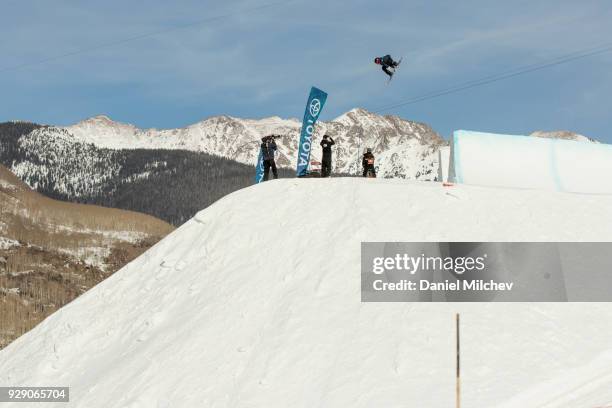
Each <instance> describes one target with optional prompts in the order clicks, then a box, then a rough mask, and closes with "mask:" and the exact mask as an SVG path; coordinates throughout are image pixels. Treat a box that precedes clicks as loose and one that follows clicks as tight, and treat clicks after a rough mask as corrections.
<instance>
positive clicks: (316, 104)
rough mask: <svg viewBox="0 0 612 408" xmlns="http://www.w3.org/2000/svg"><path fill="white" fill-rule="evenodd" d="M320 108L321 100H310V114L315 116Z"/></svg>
mask: <svg viewBox="0 0 612 408" xmlns="http://www.w3.org/2000/svg"><path fill="white" fill-rule="evenodd" d="M320 110H321V101H320V100H318V99H313V100H312V102H310V114H311V115H312V116H317V115H318V114H319V111H320Z"/></svg>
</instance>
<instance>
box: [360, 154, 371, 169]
mask: <svg viewBox="0 0 612 408" xmlns="http://www.w3.org/2000/svg"><path fill="white" fill-rule="evenodd" d="M361 164H362V165H363V168H364V169H367V168H368V167H374V155H373V154H372V153H364V154H363V159H362V160H361Z"/></svg>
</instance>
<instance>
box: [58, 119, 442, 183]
mask: <svg viewBox="0 0 612 408" xmlns="http://www.w3.org/2000/svg"><path fill="white" fill-rule="evenodd" d="M300 127H301V122H300V121H298V120H296V119H281V118H279V117H270V118H265V119H261V120H254V119H239V118H234V117H231V116H216V117H212V118H209V119H206V120H204V121H202V122H198V123H196V124H194V125H191V126H188V127H186V128H182V129H168V130H157V129H138V128H136V127H134V126H132V125H129V124H124V123H119V122H114V121H112V120H111V119H110V118H108V117H107V116H96V117H94V118H90V119H87V120H84V121H82V122H79V123H77V124H75V125H73V126H69V127H66V128H65V129H66V130H67V131H68V132H69V133H70V134H72V135H74V137H75V138H76V139H77V140H80V141H84V142H87V143H93V144H95V145H96V146H98V147H105V148H110V149H134V148H148V149H185V150H192V151H202V152H205V153H210V154H215V155H220V156H223V157H227V158H230V159H233V160H236V161H239V162H241V163H246V164H254V163H255V161H256V159H257V154H258V146H259V143H261V140H260V139H261V137H262V136H265V135H269V134H276V135H281V136H282V137H281V138H280V139H279V140H278V145H279V157H278V159H277V164H279V165H280V166H283V167H293V166H294V163H295V162H296V157H297V142H298V138H299V132H300ZM325 133H327V134H329V135H330V136H332V137H333V138H334V139H335V141H336V143H337V145H336V149H335V151H336V154H335V156H334V163H333V165H334V168H335V171H336V172H344V173H355V172H356V171H357V169H359V168H360V167H361V161H360V157H361V154H362V153H363V150H364V149H365V148H366V147H370V148H372V149H373V150H374V153H375V154H377V164H378V166H379V168H378V173H379V174H380V175H382V176H385V177H402V178H411V179H422V180H433V179H434V177H435V176H436V171H437V167H438V166H437V148H438V147H439V146H440V145H442V144H444V143H445V142H444V140H443V139H442V138H441V137H440V136H439V135H438V134H437V133H436V132H435V131H434V130H433V129H431V128H430V127H429V126H427V125H425V124H422V123H417V122H412V121H408V120H404V119H401V118H399V117H397V116H380V115H376V114H373V113H371V112H368V111H366V110H364V109H353V110H351V111H350V112H347V113H345V114H344V115H342V116H340V117H338V118H336V119H334V120H333V121H331V122H321V123H320V124H319V125H318V126H317V131H316V134H315V136H314V140H315V146H316V147H315V148H314V149H313V160H320V154H321V149H320V148H319V146H318V142H319V141H320V139H321V136H322V135H323V134H325Z"/></svg>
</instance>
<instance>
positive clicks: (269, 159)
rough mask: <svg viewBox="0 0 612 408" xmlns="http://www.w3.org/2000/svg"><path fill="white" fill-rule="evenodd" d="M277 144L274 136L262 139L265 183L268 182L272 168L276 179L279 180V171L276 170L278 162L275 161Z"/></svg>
mask: <svg viewBox="0 0 612 408" xmlns="http://www.w3.org/2000/svg"><path fill="white" fill-rule="evenodd" d="M276 149H277V148H276V142H275V141H274V135H270V136H264V137H262V138H261V154H262V157H263V165H264V178H263V179H264V181H267V180H268V177H269V175H270V168H272V174H274V178H275V179H277V178H278V171H277V170H276V162H275V161H274V154H275V153H276Z"/></svg>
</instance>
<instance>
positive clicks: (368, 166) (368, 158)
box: [361, 147, 376, 177]
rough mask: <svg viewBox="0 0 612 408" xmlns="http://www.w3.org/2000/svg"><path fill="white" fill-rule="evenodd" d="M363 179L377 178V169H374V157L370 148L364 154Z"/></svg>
mask: <svg viewBox="0 0 612 408" xmlns="http://www.w3.org/2000/svg"><path fill="white" fill-rule="evenodd" d="M361 164H362V165H363V177H376V169H375V168H374V155H373V154H372V149H370V148H369V147H368V149H367V150H366V152H365V153H364V154H363V160H362V161H361Z"/></svg>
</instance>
